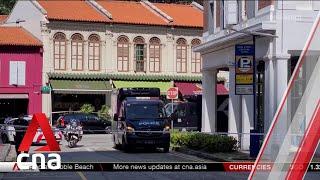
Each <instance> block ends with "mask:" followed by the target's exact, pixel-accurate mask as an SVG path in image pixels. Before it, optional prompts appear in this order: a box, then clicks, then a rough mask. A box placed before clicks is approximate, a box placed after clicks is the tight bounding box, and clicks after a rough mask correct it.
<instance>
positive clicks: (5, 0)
mask: <svg viewBox="0 0 320 180" xmlns="http://www.w3.org/2000/svg"><path fill="white" fill-rule="evenodd" d="M16 1H17V0H0V14H9V13H10V11H11V9H12V8H13V6H14V4H15V3H16Z"/></svg>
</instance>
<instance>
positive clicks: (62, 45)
mask: <svg viewBox="0 0 320 180" xmlns="http://www.w3.org/2000/svg"><path fill="white" fill-rule="evenodd" d="M66 42H67V38H66V35H65V34H63V33H61V32H58V33H56V34H55V35H54V36H53V46H54V47H53V56H54V57H53V58H54V69H55V70H65V69H66V53H67V51H66Z"/></svg>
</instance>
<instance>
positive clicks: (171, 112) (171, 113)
mask: <svg viewBox="0 0 320 180" xmlns="http://www.w3.org/2000/svg"><path fill="white" fill-rule="evenodd" d="M171 111H172V112H171V114H173V99H171ZM171 130H172V131H173V121H171Z"/></svg>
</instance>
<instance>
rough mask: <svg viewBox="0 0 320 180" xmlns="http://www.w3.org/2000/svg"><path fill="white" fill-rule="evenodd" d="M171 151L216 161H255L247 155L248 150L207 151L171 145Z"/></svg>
mask: <svg viewBox="0 0 320 180" xmlns="http://www.w3.org/2000/svg"><path fill="white" fill-rule="evenodd" d="M172 150H173V151H177V152H180V153H184V154H188V155H193V156H197V157H200V158H203V159H210V160H213V161H217V162H239V161H246V162H247V161H252V162H254V161H255V158H251V157H250V156H249V152H238V151H236V152H231V153H207V152H203V151H195V150H192V149H189V148H185V147H172Z"/></svg>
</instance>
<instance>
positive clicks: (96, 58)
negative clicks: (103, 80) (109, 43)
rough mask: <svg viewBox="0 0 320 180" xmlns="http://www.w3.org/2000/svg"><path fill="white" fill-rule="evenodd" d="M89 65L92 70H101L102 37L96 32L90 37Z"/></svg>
mask: <svg viewBox="0 0 320 180" xmlns="http://www.w3.org/2000/svg"><path fill="white" fill-rule="evenodd" d="M88 40H89V43H88V44H89V54H88V60H89V61H88V65H89V70H90V71H99V70H100V37H99V36H98V35H96V34H93V35H90V36H89V38H88Z"/></svg>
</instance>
